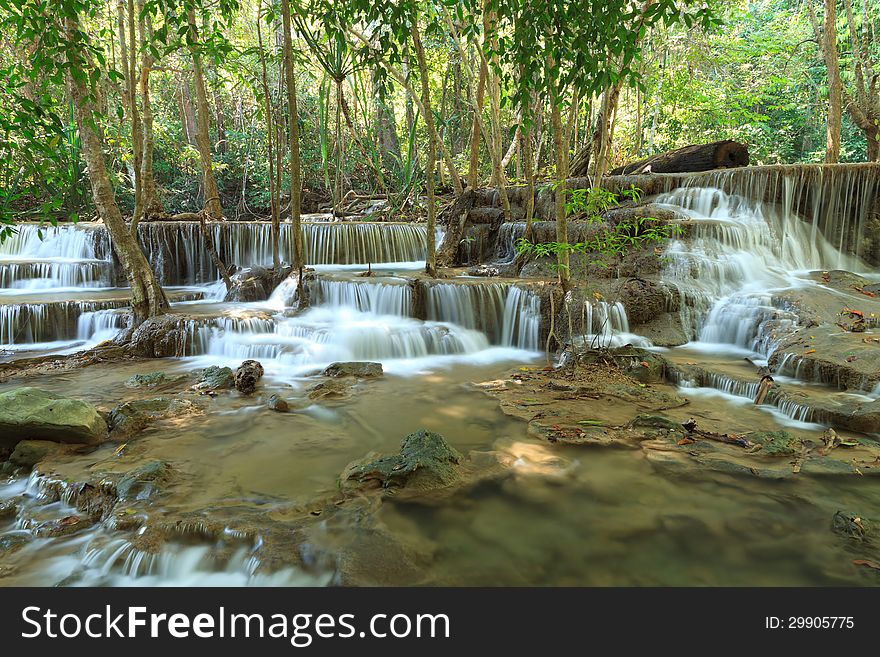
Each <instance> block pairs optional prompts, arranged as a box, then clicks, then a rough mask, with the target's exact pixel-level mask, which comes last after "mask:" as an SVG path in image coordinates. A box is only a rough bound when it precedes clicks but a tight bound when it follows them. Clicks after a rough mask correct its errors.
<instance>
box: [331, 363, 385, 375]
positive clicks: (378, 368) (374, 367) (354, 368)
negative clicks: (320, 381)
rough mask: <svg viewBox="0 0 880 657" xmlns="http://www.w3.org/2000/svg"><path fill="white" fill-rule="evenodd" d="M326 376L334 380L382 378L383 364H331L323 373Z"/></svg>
mask: <svg viewBox="0 0 880 657" xmlns="http://www.w3.org/2000/svg"><path fill="white" fill-rule="evenodd" d="M321 374H323V375H324V376H330V377H333V378H334V379H337V378H341V377H345V376H354V377H357V378H359V379H372V378H375V377H379V376H382V374H383V372H382V363H371V362H358V361H355V362H347V363H331V364H330V365H328V366H327V367H326V368H325V369H324V371H323V372H321Z"/></svg>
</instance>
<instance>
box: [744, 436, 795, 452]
mask: <svg viewBox="0 0 880 657" xmlns="http://www.w3.org/2000/svg"><path fill="white" fill-rule="evenodd" d="M748 439H749V440H750V441H751V442H753V443H757V444H758V445H761V453H762V454H767V455H768V456H791V455H792V454H799V453H800V452H801V451H802V450H803V447H804V443H803V441H802V440H801V439H800V438H798V437H797V436H793V435H791V434H790V433H789V432H788V431H756V432H755V433H750V434H749V435H748Z"/></svg>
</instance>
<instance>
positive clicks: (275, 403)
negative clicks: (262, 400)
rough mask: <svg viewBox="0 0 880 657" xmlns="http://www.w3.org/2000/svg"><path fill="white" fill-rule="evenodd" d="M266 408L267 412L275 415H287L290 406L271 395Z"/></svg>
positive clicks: (281, 399)
mask: <svg viewBox="0 0 880 657" xmlns="http://www.w3.org/2000/svg"><path fill="white" fill-rule="evenodd" d="M266 406H268V407H269V410H272V411H275V412H276V413H287V412H288V411H289V410H290V404H288V403H287V400H285V399H284V398H283V397H279V396H278V395H272V396H271V397H269V400H268V401H267V402H266Z"/></svg>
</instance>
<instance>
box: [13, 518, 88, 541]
mask: <svg viewBox="0 0 880 657" xmlns="http://www.w3.org/2000/svg"><path fill="white" fill-rule="evenodd" d="M93 524H94V522H92V520H91V519H90V518H87V517H84V516H78V515H72V516H65V517H64V518H58V519H52V520H45V521H43V522H39V523H35V524H32V525H31V526H29V527H28V529H30V531H31V533H32V534H33V535H34V536H35V537H37V538H58V537H60V536H71V535H73V534H77V533H79V532H81V531H84V530H86V529H88V528H89V527H91V526H92V525H93Z"/></svg>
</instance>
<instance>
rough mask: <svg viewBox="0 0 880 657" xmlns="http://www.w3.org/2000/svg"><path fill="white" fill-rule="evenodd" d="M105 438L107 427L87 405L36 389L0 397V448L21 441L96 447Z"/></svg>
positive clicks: (25, 389)
mask: <svg viewBox="0 0 880 657" xmlns="http://www.w3.org/2000/svg"><path fill="white" fill-rule="evenodd" d="M106 437H107V423H106V422H105V421H104V418H103V417H102V416H101V414H100V413H99V412H98V409H96V408H95V407H94V406H92V405H91V404H89V403H88V402H85V401H81V400H79V399H69V398H67V397H62V396H60V395H55V394H53V393H51V392H46V391H45V390H40V389H38V388H17V389H15V390H10V391H9V392H5V393H2V394H0V444H5V445H15V444H16V443H18V442H19V441H20V440H25V439H31V440H53V441H55V442H61V443H98V442H101V441H103V440H104V439H105V438H106Z"/></svg>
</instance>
